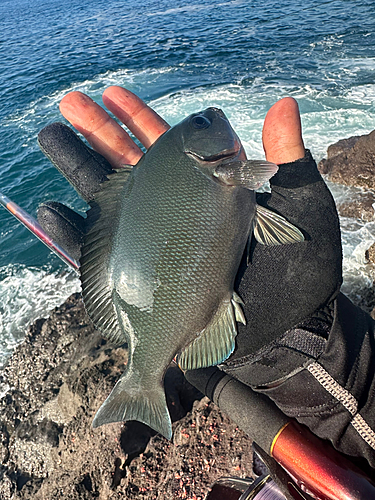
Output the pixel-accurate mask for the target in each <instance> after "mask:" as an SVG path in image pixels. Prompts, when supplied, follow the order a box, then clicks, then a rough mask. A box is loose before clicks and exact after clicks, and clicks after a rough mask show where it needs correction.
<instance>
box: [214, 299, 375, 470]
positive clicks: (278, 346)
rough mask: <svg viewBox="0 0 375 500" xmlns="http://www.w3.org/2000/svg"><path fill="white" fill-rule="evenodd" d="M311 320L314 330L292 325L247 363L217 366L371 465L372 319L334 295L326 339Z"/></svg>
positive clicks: (374, 395) (374, 447) (374, 432)
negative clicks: (331, 321) (292, 326)
mask: <svg viewBox="0 0 375 500" xmlns="http://www.w3.org/2000/svg"><path fill="white" fill-rule="evenodd" d="M310 323H311V324H313V328H310V327H309V326H310V325H309V322H308V321H307V322H304V323H303V324H301V325H299V326H298V327H296V328H292V329H291V330H289V331H288V332H286V333H285V334H284V335H282V336H281V337H280V338H279V339H277V340H276V341H274V342H272V343H271V344H270V345H269V346H267V347H266V348H263V349H261V350H260V351H259V352H258V353H257V354H256V355H254V356H253V358H252V360H251V361H250V360H248V361H247V363H246V364H242V366H240V364H239V363H235V364H231V363H228V365H225V366H222V368H223V369H224V371H225V372H226V373H228V374H230V375H232V376H234V377H235V378H237V379H239V380H240V381H242V382H244V383H246V384H247V385H250V386H251V387H252V388H253V389H254V390H256V391H259V392H261V393H263V394H266V395H267V396H269V397H270V398H271V399H272V400H273V401H274V402H275V403H276V404H277V405H278V407H279V408H280V409H281V410H282V411H283V412H284V413H285V414H286V415H288V416H290V417H294V418H296V419H297V420H298V421H299V422H300V423H303V424H305V425H307V426H308V427H309V428H310V429H311V430H312V431H313V432H314V434H316V435H317V436H319V437H321V438H323V439H328V440H330V441H331V442H332V443H333V445H334V447H335V448H336V449H338V450H339V451H341V452H343V453H345V454H347V455H350V456H353V457H361V458H365V459H366V460H367V462H368V463H369V464H370V466H371V467H372V468H374V469H375V336H374V331H375V322H374V320H373V319H372V318H371V317H370V316H369V315H368V314H367V313H365V312H364V311H362V309H360V308H359V307H357V306H354V305H353V304H352V302H350V300H349V299H348V298H347V297H345V296H344V295H343V294H339V296H338V297H337V299H336V300H335V301H334V304H333V323H332V327H331V331H330V333H329V336H328V338H324V336H323V335H321V332H319V331H318V328H316V326H317V322H315V323H313V322H310ZM314 327H315V328H314Z"/></svg>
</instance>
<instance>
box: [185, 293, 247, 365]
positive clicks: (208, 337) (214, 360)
mask: <svg viewBox="0 0 375 500" xmlns="http://www.w3.org/2000/svg"><path fill="white" fill-rule="evenodd" d="M240 303H241V299H240V298H239V297H238V295H237V294H234V295H233V298H232V299H228V300H225V301H223V302H222V304H221V305H220V307H219V309H218V311H217V312H216V314H215V316H214V317H213V318H212V320H211V322H210V323H209V325H208V326H207V327H206V328H205V329H204V330H203V332H201V334H200V335H199V337H197V338H196V339H194V340H193V341H192V342H191V343H190V344H189V345H187V346H186V347H185V348H184V349H183V350H182V351H181V353H180V354H179V356H178V357H177V362H178V365H179V366H180V368H181V369H182V370H195V369H196V368H205V367H208V366H213V365H218V364H219V363H222V362H223V361H224V360H226V359H227V358H228V357H229V356H230V355H231V354H232V352H233V351H234V348H235V338H236V335H237V325H236V320H239V321H245V317H244V315H243V312H242V309H241V306H240ZM239 311H241V312H239Z"/></svg>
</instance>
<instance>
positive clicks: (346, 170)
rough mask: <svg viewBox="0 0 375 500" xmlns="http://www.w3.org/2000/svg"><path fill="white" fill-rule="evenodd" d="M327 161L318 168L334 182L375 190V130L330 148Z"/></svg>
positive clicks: (323, 161) (320, 163)
mask: <svg viewBox="0 0 375 500" xmlns="http://www.w3.org/2000/svg"><path fill="white" fill-rule="evenodd" d="M329 150H330V151H329V154H328V158H327V159H323V160H322V161H321V162H319V165H318V168H319V170H320V172H321V173H322V174H325V175H326V176H327V179H328V180H330V181H332V182H338V183H340V184H346V185H349V186H358V187H364V188H366V189H374V188H375V130H373V131H372V132H371V133H370V134H367V135H362V136H360V137H351V138H349V139H346V140H344V141H339V142H338V143H336V144H334V145H332V146H330V148H329Z"/></svg>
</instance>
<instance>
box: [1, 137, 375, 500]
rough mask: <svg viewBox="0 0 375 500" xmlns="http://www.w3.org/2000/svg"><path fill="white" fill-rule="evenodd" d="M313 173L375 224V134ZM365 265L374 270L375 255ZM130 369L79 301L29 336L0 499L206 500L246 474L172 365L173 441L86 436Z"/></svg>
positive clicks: (245, 456)
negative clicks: (211, 490) (342, 190)
mask: <svg viewBox="0 0 375 500" xmlns="http://www.w3.org/2000/svg"><path fill="white" fill-rule="evenodd" d="M319 169H320V171H321V172H322V173H323V174H324V175H325V176H326V177H327V179H329V180H331V181H333V182H340V183H343V184H347V185H351V186H353V185H354V186H358V187H360V188H361V189H362V190H363V192H361V196H359V199H358V200H356V201H354V202H352V203H351V204H343V205H342V206H339V207H338V209H339V212H340V213H341V214H342V215H345V216H348V217H355V218H362V219H363V220H366V221H371V220H375V217H374V208H373V206H374V205H373V204H374V203H375V191H374V190H375V131H374V132H372V133H371V134H368V135H366V136H361V137H355V138H350V139H347V140H344V141H339V143H336V144H335V145H332V146H330V148H329V149H328V157H327V159H325V160H322V161H321V162H320V163H319ZM362 195H363V196H362ZM367 257H368V259H369V260H370V261H371V262H372V263H375V249H374V248H371V249H369V250H368V254H367ZM369 295H370V296H369V297H367V298H366V299H364V300H365V302H366V303H367V304H371V302H374V294H373V291H371V292H370V293H369ZM126 363H127V356H126V350H125V349H123V348H113V347H112V346H111V345H109V344H108V343H107V342H106V341H105V340H103V339H102V338H101V336H100V334H99V333H98V332H97V331H95V330H94V329H93V327H92V325H91V323H90V321H89V319H88V317H87V315H86V313H85V311H84V308H83V304H82V301H81V298H80V296H79V294H75V295H72V296H71V297H70V298H69V299H68V300H67V301H66V302H65V303H64V304H63V305H62V306H60V307H58V308H56V309H55V310H54V311H52V312H51V314H50V316H49V318H47V319H39V320H37V321H36V322H35V323H34V324H33V325H32V326H31V327H30V328H29V329H28V331H27V334H26V338H25V341H24V342H23V343H22V344H21V345H20V346H18V348H17V349H16V350H15V352H14V354H13V355H12V357H11V358H10V359H9V362H8V363H7V365H6V367H5V368H4V370H3V371H2V372H1V373H0V395H1V396H2V397H1V398H0V459H1V460H0V464H1V465H0V499H1V500H11V499H12V500H16V499H17V500H18V499H23V500H26V499H36V498H38V499H41V500H44V499H45V500H52V499H72V500H78V499H79V500H81V499H92V498H98V499H100V500H104V499H106V500H107V499H108V500H115V499H116V500H117V499H122V498H128V499H133V498H134V499H135V498H137V499H138V498H142V499H147V500H148V499H156V498H161V499H163V498H170V499H172V498H184V499H191V500H192V499H203V498H204V496H205V494H206V493H207V491H208V487H209V485H210V484H212V483H213V481H214V480H215V479H217V478H219V477H221V476H227V475H235V476H242V477H244V476H249V475H251V474H252V458H253V457H252V443H251V440H250V439H249V438H248V437H247V436H246V435H245V434H244V433H243V432H242V431H240V430H239V429H238V428H237V427H236V425H235V424H233V423H232V422H231V421H230V420H229V419H228V418H227V417H226V416H225V415H223V414H222V413H221V412H220V411H219V409H218V408H217V407H216V406H215V405H214V404H213V403H211V402H210V401H209V400H208V399H207V398H205V397H203V396H202V395H201V394H200V393H198V391H196V390H195V389H194V388H193V387H192V386H190V385H189V384H188V383H187V382H186V381H185V379H184V378H183V376H182V375H181V373H180V372H179V370H178V369H177V368H176V367H171V368H170V370H169V372H168V375H167V377H166V386H167V394H168V404H169V409H170V411H171V415H172V419H173V421H174V424H173V430H174V432H173V438H172V441H171V442H169V441H167V440H166V439H164V438H163V437H161V436H160V435H156V434H155V433H154V432H153V431H151V430H150V429H149V428H148V427H146V426H144V425H143V424H140V423H137V422H129V423H127V424H123V423H118V424H111V425H107V426H104V427H100V428H98V429H92V428H91V422H92V419H93V416H94V414H95V413H96V411H97V409H98V408H99V406H100V405H101V403H102V402H103V401H104V399H105V397H106V396H107V395H108V394H109V392H110V390H111V389H112V387H113V386H114V384H115V382H116V381H117V380H118V378H119V376H120V375H121V373H122V372H123V370H124V367H125V365H126Z"/></svg>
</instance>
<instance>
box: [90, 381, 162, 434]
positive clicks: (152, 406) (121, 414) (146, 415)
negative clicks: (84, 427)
mask: <svg viewBox="0 0 375 500" xmlns="http://www.w3.org/2000/svg"><path fill="white" fill-rule="evenodd" d="M128 420H137V421H138V422H142V423H144V424H146V425H148V426H149V427H151V428H152V429H154V430H155V431H156V432H159V433H160V434H162V435H163V436H164V437H166V438H167V439H171V437H172V422H171V418H170V415H169V411H168V407H167V401H166V398H165V392H164V387H163V384H162V383H161V382H160V383H158V384H157V383H155V381H153V382H151V383H150V384H147V390H145V389H144V388H143V387H141V384H140V382H139V376H138V375H137V374H136V373H135V372H131V371H129V372H125V373H124V375H123V376H122V377H121V378H120V380H119V381H118V382H117V384H116V385H115V387H114V388H113V390H112V392H111V394H110V395H109V396H108V398H107V399H106V400H105V401H104V403H103V404H102V406H101V407H100V408H99V410H98V412H97V413H96V415H95V417H94V420H93V422H92V426H93V428H96V427H100V426H101V425H104V424H109V423H112V422H123V421H128Z"/></svg>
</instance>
